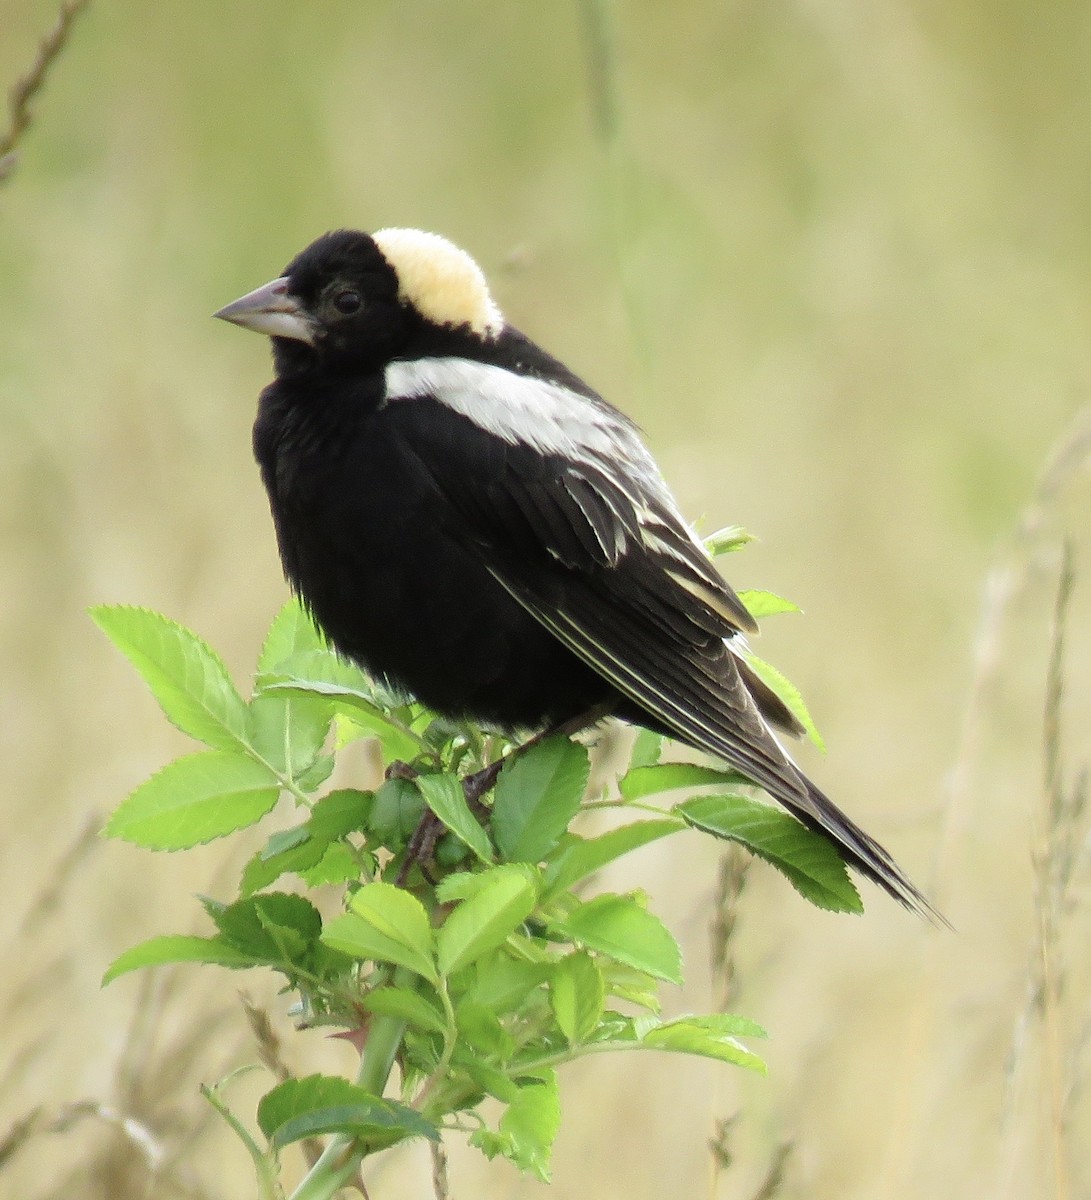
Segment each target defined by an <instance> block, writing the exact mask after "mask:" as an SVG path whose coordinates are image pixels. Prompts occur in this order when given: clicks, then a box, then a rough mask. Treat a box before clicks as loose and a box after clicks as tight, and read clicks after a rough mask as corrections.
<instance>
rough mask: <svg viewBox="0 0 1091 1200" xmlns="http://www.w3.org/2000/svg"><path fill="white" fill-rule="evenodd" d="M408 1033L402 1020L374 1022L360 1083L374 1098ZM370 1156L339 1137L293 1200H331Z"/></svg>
mask: <svg viewBox="0 0 1091 1200" xmlns="http://www.w3.org/2000/svg"><path fill="white" fill-rule="evenodd" d="M401 974H402V972H401V971H400V970H399V971H396V972H395V973H394V982H395V983H398V982H399V975H401ZM401 982H404V980H401ZM404 1033H405V1021H403V1020H402V1019H401V1018H400V1017H375V1018H373V1020H372V1024H371V1028H370V1029H369V1030H368V1034H367V1042H366V1043H365V1045H364V1053H363V1054H362V1056H361V1058H360V1069H359V1071H358V1072H357V1073H356V1082H357V1083H358V1084H359V1085H360V1087H362V1088H363V1089H364V1090H365V1091H368V1092H370V1093H371V1094H372V1095H373V1096H381V1095H382V1094H383V1089H384V1088H385V1087H386V1081H387V1078H388V1077H389V1075H390V1071H391V1069H392V1068H393V1066H394V1058H395V1055H396V1054H397V1053H398V1047H399V1046H400V1045H401V1044H402V1036H403V1035H404ZM367 1153H368V1151H367V1149H366V1147H362V1146H361V1145H360V1143H359V1141H358V1140H357V1139H356V1138H354V1137H351V1136H349V1135H347V1134H337V1135H335V1136H334V1137H333V1138H332V1139H331V1140H330V1143H329V1145H328V1146H327V1147H326V1148H325V1150H323V1151H322V1154H321V1156H320V1157H319V1159H318V1161H317V1162H316V1163H315V1164H314V1166H313V1167H311V1169H310V1170H309V1171H308V1172H307V1175H306V1177H305V1178H304V1179H303V1180H302V1181H301V1182H300V1184H299V1186H298V1187H297V1188H296V1189H295V1191H294V1192H292V1194H291V1197H290V1198H289V1200H329V1198H330V1197H331V1196H332V1195H333V1194H334V1192H336V1191H337V1189H338V1188H339V1187H341V1186H342V1185H343V1184H345V1183H346V1182H347V1181H348V1180H349V1179H350V1178H351V1177H352V1176H353V1175H354V1174H355V1172H356V1171H357V1169H358V1168H359V1166H360V1163H361V1162H362V1161H363V1159H364V1158H365V1157H366V1155H367Z"/></svg>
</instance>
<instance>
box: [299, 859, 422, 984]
mask: <svg viewBox="0 0 1091 1200" xmlns="http://www.w3.org/2000/svg"><path fill="white" fill-rule="evenodd" d="M322 940H323V941H324V942H325V943H326V944H327V945H328V946H333V947H334V948H335V949H337V950H341V951H343V952H344V953H346V954H351V955H352V956H353V957H354V958H365V959H374V960H376V961H378V962H390V963H395V964H396V965H398V966H403V967H408V968H409V970H411V971H415V972H416V973H417V974H418V975H423V976H424V977H425V978H426V979H431V980H434V979H435V978H436V968H435V962H434V960H433V934H432V927H431V925H430V924H429V922H428V914H427V913H426V912H425V910H424V905H423V904H421V902H420V901H419V900H418V899H417V898H416V897H415V896H411V895H410V894H409V893H408V892H406V891H404V890H403V889H402V888H399V887H395V886H394V885H393V884H391V883H384V882H382V881H381V880H377V881H376V882H374V883H368V884H365V885H364V886H363V887H362V888H360V889H359V890H358V891H357V892H356V893H355V894H354V895H353V897H352V900H351V902H350V904H349V912H347V913H346V914H345V915H344V916H342V917H338V918H337V919H336V920H334V921H331V922H330V923H329V924H328V925H327V926H326V928H325V930H324V931H323V934H322Z"/></svg>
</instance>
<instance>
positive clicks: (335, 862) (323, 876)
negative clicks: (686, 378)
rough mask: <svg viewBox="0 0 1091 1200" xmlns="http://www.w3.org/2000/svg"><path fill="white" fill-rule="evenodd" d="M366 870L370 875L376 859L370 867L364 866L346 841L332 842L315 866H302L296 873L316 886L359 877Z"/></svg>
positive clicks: (307, 883) (309, 883) (310, 885)
mask: <svg viewBox="0 0 1091 1200" xmlns="http://www.w3.org/2000/svg"><path fill="white" fill-rule="evenodd" d="M363 857H364V858H365V860H366V859H370V858H371V856H370V855H367V854H365V855H364V856H363ZM365 870H367V871H368V874H369V875H370V874H371V873H372V872H374V870H375V862H374V859H371V866H370V869H367V868H364V867H363V866H362V865H361V863H360V860H359V859H358V858H357V857H356V855H355V854H354V853H353V851H352V847H351V846H349V845H348V844H347V843H345V842H331V843H330V845H328V846H327V847H326V850H325V853H323V855H322V857H321V858H320V859H319V860H318V862H316V863H315V864H314V866H313V867H302V868H300V869H299V870H298V871H297V872H296V874H298V876H299V878H300V879H302V880H303V882H304V883H305V884H306V885H307V886H308V887H310V888H316V887H322V886H323V885H329V884H340V883H348V882H349V881H350V880H353V879H359V878H360V875H361V874H362V873H363V872H364V871H365Z"/></svg>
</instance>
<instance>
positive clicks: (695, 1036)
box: [641, 1013, 768, 1075]
mask: <svg viewBox="0 0 1091 1200" xmlns="http://www.w3.org/2000/svg"><path fill="white" fill-rule="evenodd" d="M737 1034H739V1035H742V1036H746V1037H764V1036H765V1030H764V1029H762V1027H761V1026H760V1025H756V1024H755V1023H754V1022H753V1021H748V1020H746V1019H745V1018H744V1017H734V1016H731V1015H730V1014H729V1013H722V1014H718V1015H714V1016H711V1017H682V1018H680V1019H679V1020H677V1021H670V1022H669V1023H668V1024H666V1025H657V1026H655V1027H654V1028H652V1029H650V1030H649V1031H648V1032H647V1033H646V1034H645V1035H644V1037H643V1038H642V1039H641V1044H642V1045H644V1046H647V1047H648V1049H650V1050H670V1051H673V1052H674V1053H676V1054H696V1055H700V1056H701V1057H703V1058H715V1059H718V1060H719V1061H720V1062H726V1063H732V1064H734V1065H735V1066H737V1067H746V1068H747V1070H750V1071H756V1072H757V1073H758V1074H759V1075H765V1074H767V1073H768V1069H767V1068H766V1065H765V1063H764V1062H763V1061H762V1059H760V1058H759V1057H758V1056H757V1055H756V1054H754V1053H753V1052H752V1051H750V1050H747V1048H746V1047H745V1046H744V1045H743V1044H742V1043H741V1042H739V1041H738V1039H737V1037H736V1035H737Z"/></svg>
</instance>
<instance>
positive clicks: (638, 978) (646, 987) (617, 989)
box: [600, 959, 661, 1014]
mask: <svg viewBox="0 0 1091 1200" xmlns="http://www.w3.org/2000/svg"><path fill="white" fill-rule="evenodd" d="M600 965H601V967H602V974H603V979H604V981H605V983H606V992H607V994H608V995H610V996H617V997H619V998H620V999H622V1000H627V1001H628V1002H629V1003H630V1004H635V1005H636V1006H637V1007H638V1008H646V1009H647V1010H648V1012H651V1013H656V1014H658V1012H659V1010H660V1008H661V1005H660V1003H659V985H658V983H657V982H656V980H655V979H654V977H653V976H651V975H649V974H648V972H647V971H638V970H637V969H636V968H635V967H630V966H627V965H626V964H625V963H619V962H616V961H611V960H610V959H603V960H602V963H601V964H600Z"/></svg>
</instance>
